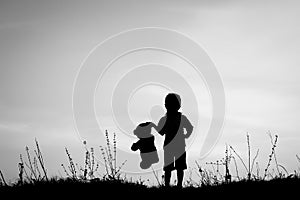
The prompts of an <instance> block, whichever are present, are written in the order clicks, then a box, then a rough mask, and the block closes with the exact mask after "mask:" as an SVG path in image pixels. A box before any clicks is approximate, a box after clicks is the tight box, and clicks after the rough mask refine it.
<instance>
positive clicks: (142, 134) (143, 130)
mask: <svg viewBox="0 0 300 200" xmlns="http://www.w3.org/2000/svg"><path fill="white" fill-rule="evenodd" d="M149 125H150V122H144V123H140V124H139V125H138V126H137V127H136V129H135V130H134V131H133V133H134V135H136V136H137V137H138V138H148V137H151V136H152V135H151V128H152V126H149Z"/></svg>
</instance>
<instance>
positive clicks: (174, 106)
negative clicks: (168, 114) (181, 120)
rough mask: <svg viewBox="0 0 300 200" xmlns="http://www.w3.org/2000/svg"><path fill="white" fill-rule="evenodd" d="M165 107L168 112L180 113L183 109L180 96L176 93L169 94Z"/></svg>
mask: <svg viewBox="0 0 300 200" xmlns="http://www.w3.org/2000/svg"><path fill="white" fill-rule="evenodd" d="M165 107H166V109H167V111H178V110H179V108H180V107H181V99H180V96H179V95H178V94H175V93H169V94H168V95H167V96H166V98H165Z"/></svg>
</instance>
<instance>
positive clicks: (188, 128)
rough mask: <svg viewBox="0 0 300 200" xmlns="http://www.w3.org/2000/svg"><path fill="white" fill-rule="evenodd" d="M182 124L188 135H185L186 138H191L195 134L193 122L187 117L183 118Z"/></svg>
mask: <svg viewBox="0 0 300 200" xmlns="http://www.w3.org/2000/svg"><path fill="white" fill-rule="evenodd" d="M182 123H183V127H184V128H185V130H186V134H185V138H189V137H190V136H191V134H192V132H193V129H194V127H193V125H192V124H191V122H190V121H189V120H188V118H187V117H186V116H184V115H183V116H182Z"/></svg>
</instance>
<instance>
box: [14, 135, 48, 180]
mask: <svg viewBox="0 0 300 200" xmlns="http://www.w3.org/2000/svg"><path fill="white" fill-rule="evenodd" d="M35 146H36V149H34V155H33V156H32V155H31V154H30V150H29V147H27V146H26V148H25V151H26V156H27V162H26V161H23V156H22V154H20V163H19V164H18V167H19V183H23V182H24V173H25V175H26V181H29V182H37V181H41V180H46V181H47V180H48V176H47V171H46V168H45V163H44V159H43V155H42V152H41V149H40V147H39V143H38V141H37V140H36V139H35ZM25 166H26V167H27V170H29V172H27V170H26V168H25ZM41 171H42V172H43V173H41Z"/></svg>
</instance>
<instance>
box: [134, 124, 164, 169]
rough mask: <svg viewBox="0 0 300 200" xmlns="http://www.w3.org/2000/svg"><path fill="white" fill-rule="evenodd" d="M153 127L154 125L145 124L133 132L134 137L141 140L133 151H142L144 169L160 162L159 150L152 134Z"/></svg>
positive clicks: (141, 164)
mask: <svg viewBox="0 0 300 200" xmlns="http://www.w3.org/2000/svg"><path fill="white" fill-rule="evenodd" d="M152 127H153V123H151V122H145V123H141V124H139V125H138V126H137V128H136V129H135V130H134V131H133V133H134V135H136V136H137V137H138V138H139V140H138V141H137V142H135V143H133V144H132V146H131V150H132V151H137V150H140V154H141V159H142V161H141V163H140V167H141V168H142V169H148V168H149V167H151V165H152V164H154V163H157V162H158V161H159V159H158V154H157V150H156V147H155V144H154V136H153V135H152V134H151V128H152Z"/></svg>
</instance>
